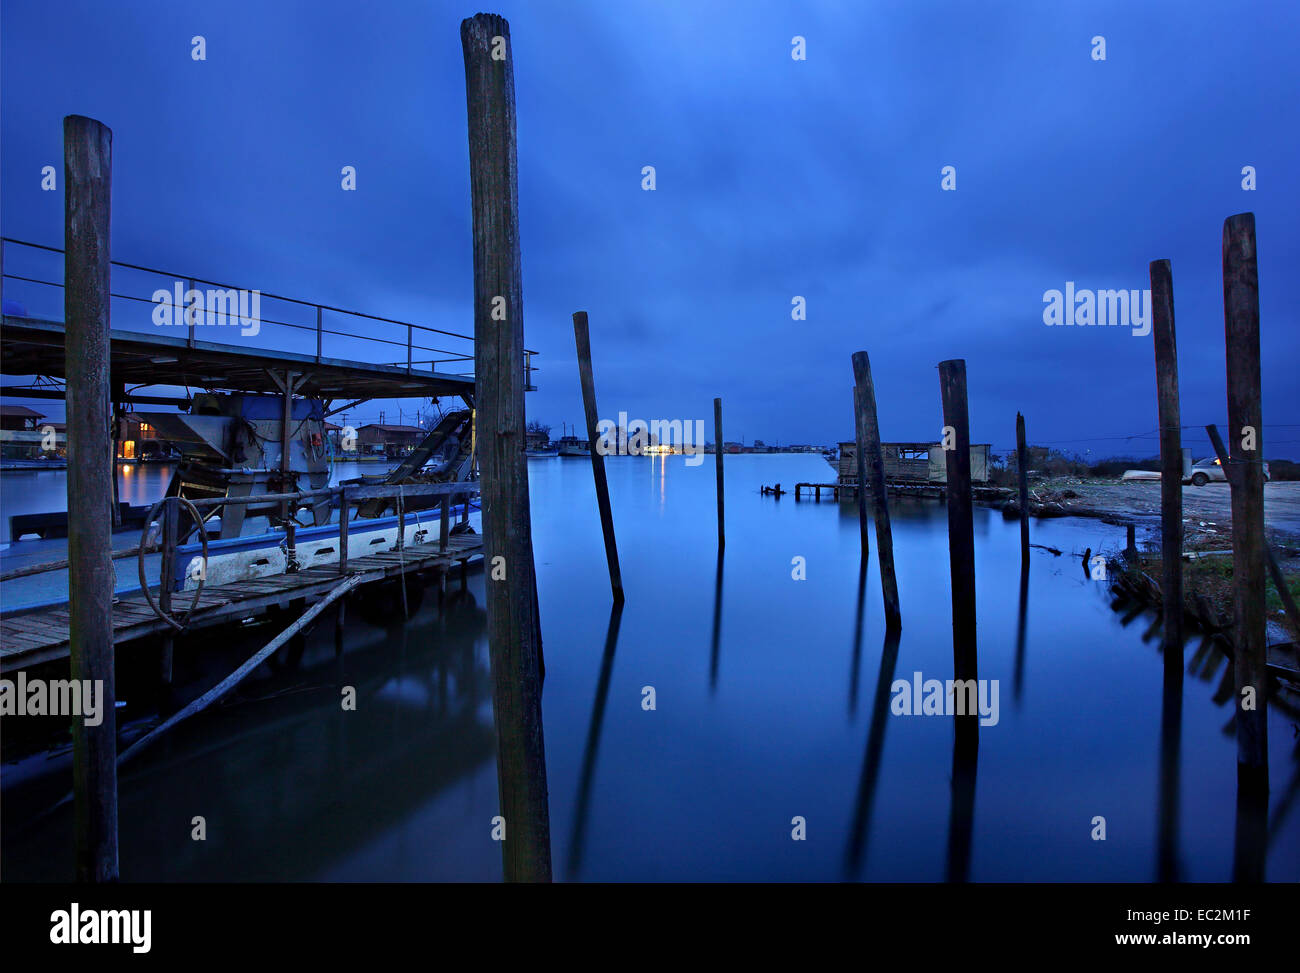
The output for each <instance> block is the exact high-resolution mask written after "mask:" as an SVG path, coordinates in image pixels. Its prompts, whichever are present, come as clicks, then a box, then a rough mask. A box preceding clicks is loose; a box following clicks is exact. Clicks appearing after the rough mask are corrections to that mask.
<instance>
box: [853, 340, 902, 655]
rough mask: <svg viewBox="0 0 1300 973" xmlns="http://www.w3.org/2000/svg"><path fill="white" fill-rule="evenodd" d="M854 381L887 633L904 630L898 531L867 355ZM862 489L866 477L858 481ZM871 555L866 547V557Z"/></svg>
mask: <svg viewBox="0 0 1300 973" xmlns="http://www.w3.org/2000/svg"><path fill="white" fill-rule="evenodd" d="M853 378H854V380H855V382H856V387H857V389H858V391H859V394H858V399H859V401H858V415H859V416H860V417H861V423H860V425H861V428H862V435H861V436H860V437H859V439H860V440H861V442H860V443H859V445H858V466H859V469H861V468H863V467H865V469H866V470H867V474H868V475H867V479H868V481H869V484H868V485H869V486H870V488H871V504H872V508H873V512H874V519H875V521H876V559H877V561H878V562H879V564H880V589H881V592H882V593H883V595H884V599H885V629H886V631H895V630H897V629H899V628H901V627H902V624H903V622H902V615H901V613H900V612H899V607H898V577H897V576H896V575H895V574H894V530H893V527H892V526H891V524H890V520H889V501H888V497H887V496H886V493H885V457H884V453H883V452H882V451H881V448H880V420H879V418H878V416H877V415H876V386H875V382H873V381H872V378H871V359H870V358H869V357H868V356H867V353H866V352H865V351H859V352H855V353H854V355H853ZM858 482H859V489H861V484H862V477H861V475H860V476H859V478H858ZM866 552H867V549H866V545H865V544H864V545H863V548H862V553H863V554H864V555H865V554H866Z"/></svg>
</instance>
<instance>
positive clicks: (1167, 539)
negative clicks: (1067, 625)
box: [1151, 260, 1183, 675]
mask: <svg viewBox="0 0 1300 973" xmlns="http://www.w3.org/2000/svg"><path fill="white" fill-rule="evenodd" d="M1151 315H1152V326H1151V338H1152V343H1153V344H1154V345H1155V351H1156V395H1157V399H1158V403H1159V412H1160V552H1161V565H1162V573H1161V578H1160V594H1161V601H1162V603H1163V604H1164V606H1165V610H1164V613H1163V614H1164V623H1165V641H1164V657H1165V668H1166V669H1168V670H1172V669H1177V670H1178V672H1179V674H1180V675H1181V673H1182V671H1183V652H1182V649H1183V444H1182V428H1181V426H1182V419H1181V413H1180V411H1179V404H1178V342H1177V340H1176V338H1175V334H1174V280H1173V274H1172V272H1171V271H1170V268H1169V261H1168V260H1153V261H1152V262H1151Z"/></svg>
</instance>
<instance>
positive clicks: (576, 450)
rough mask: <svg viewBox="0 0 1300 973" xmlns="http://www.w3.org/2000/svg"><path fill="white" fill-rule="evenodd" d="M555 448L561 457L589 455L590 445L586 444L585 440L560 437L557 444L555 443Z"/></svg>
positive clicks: (574, 437)
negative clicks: (557, 448)
mask: <svg viewBox="0 0 1300 973" xmlns="http://www.w3.org/2000/svg"><path fill="white" fill-rule="evenodd" d="M556 446H557V447H559V452H560V455H561V456H590V455H591V443H589V442H587V440H585V439H579V438H578V437H577V436H572V435H566V436H561V437H560V439H559V442H557V443H556Z"/></svg>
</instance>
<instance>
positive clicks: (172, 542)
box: [158, 500, 180, 686]
mask: <svg viewBox="0 0 1300 973" xmlns="http://www.w3.org/2000/svg"><path fill="white" fill-rule="evenodd" d="M179 507H180V501H178V500H171V501H168V502H166V503H164V504H163V505H162V536H161V537H160V538H159V542H158V546H159V547H161V548H162V556H161V557H160V558H159V569H158V575H159V577H158V607H159V609H161V610H162V613H163V614H164V615H170V614H171V613H172V587H173V586H174V584H175V581H174V579H175V577H176V532H177V529H178V528H179V519H180V518H179V509H178V508H179ZM174 647H175V643H174V640H173V639H172V635H171V630H170V629H169V630H168V631H167V633H166V634H165V635H163V641H162V651H161V652H160V653H159V659H158V669H159V678H160V679H161V680H162V682H163V685H167V686H170V685H171V682H172V654H173V651H174Z"/></svg>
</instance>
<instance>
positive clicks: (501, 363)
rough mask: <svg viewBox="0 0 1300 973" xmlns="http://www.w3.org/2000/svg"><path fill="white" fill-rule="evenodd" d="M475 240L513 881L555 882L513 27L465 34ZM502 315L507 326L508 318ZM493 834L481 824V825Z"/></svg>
mask: <svg viewBox="0 0 1300 973" xmlns="http://www.w3.org/2000/svg"><path fill="white" fill-rule="evenodd" d="M460 39H461V47H462V49H463V50H464V54H465V88H466V102H467V106H468V114H469V156H470V189H471V206H472V210H473V229H474V383H475V408H476V410H477V412H476V419H477V426H478V428H479V429H481V430H482V431H483V433H484V435H482V436H479V437H477V441H478V442H481V443H482V444H483V447H482V449H480V450H479V454H478V456H479V469H480V471H481V479H480V489H481V491H482V506H483V544H484V555H485V560H486V571H487V579H488V580H487V605H486V607H487V631H488V648H489V654H490V656H491V662H492V683H493V703H494V705H493V716H494V719H495V721H496V730H497V781H498V787H499V789H500V799H501V815H502V817H503V818H504V819H505V827H506V837H505V840H504V841H502V843H501V853H502V858H503V861H504V867H505V877H506V880H507V881H533V882H549V881H550V879H551V824H550V811H549V808H548V807H547V792H546V754H545V746H544V740H543V736H542V698H541V678H540V672H539V662H540V641H541V640H540V625H539V624H538V613H537V599H536V578H535V576H534V566H533V535H532V523H531V515H530V511H529V503H528V464H527V460H526V457H525V454H524V444H525V440H524V425H525V419H524V369H523V354H524V337H523V331H524V329H523V290H522V280H521V277H522V274H521V271H520V256H519V193H518V185H517V183H516V166H517V160H516V154H515V80H514V67H513V65H514V62H513V60H512V53H511V48H510V25H509V24H508V23H507V22H506V20H505V18H504V17H499V16H497V15H495V14H476V15H475V16H473V17H471V18H469V19H467V20H464V21H462V22H461V25H460ZM502 312H503V313H504V315H505V317H504V320H503V319H502V318H501V313H502ZM484 826H485V827H486V826H487V824H486V822H485V823H484Z"/></svg>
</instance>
